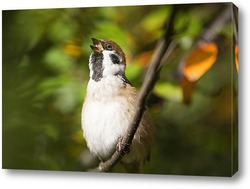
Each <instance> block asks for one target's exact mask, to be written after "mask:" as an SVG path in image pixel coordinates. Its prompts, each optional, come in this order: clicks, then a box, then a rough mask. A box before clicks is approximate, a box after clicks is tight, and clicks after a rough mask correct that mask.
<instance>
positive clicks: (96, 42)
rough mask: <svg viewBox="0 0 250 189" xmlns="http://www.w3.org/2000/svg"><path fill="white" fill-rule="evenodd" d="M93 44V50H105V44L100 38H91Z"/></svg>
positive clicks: (91, 46)
mask: <svg viewBox="0 0 250 189" xmlns="http://www.w3.org/2000/svg"><path fill="white" fill-rule="evenodd" d="M91 40H92V42H93V45H90V48H91V49H92V51H93V52H98V53H100V52H102V51H103V46H102V43H101V41H100V40H98V39H95V38H91Z"/></svg>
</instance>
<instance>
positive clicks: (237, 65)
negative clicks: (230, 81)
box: [234, 44, 239, 72]
mask: <svg viewBox="0 0 250 189" xmlns="http://www.w3.org/2000/svg"><path fill="white" fill-rule="evenodd" d="M234 54H235V65H236V70H237V72H238V70H239V63H238V44H236V45H235V48H234Z"/></svg>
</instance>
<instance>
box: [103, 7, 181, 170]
mask: <svg viewBox="0 0 250 189" xmlns="http://www.w3.org/2000/svg"><path fill="white" fill-rule="evenodd" d="M175 12H176V11H175V10H174V8H173V10H172V13H171V16H170V18H169V22H168V24H167V25H166V28H165V33H164V35H163V37H162V38H161V39H160V40H159V42H158V44H157V46H156V51H155V53H154V55H153V57H152V59H151V61H150V64H149V65H150V66H149V68H148V71H147V74H146V76H145V79H144V82H143V84H142V87H141V90H140V93H139V95H138V100H137V105H136V107H137V109H136V113H135V115H134V118H133V120H132V122H131V123H130V125H129V127H128V130H127V133H126V134H125V136H124V137H123V138H122V140H121V145H120V146H121V147H122V149H120V150H119V151H117V150H116V151H115V152H114V154H113V155H112V157H111V158H110V159H109V160H107V161H106V162H101V163H100V164H99V168H98V169H99V171H101V172H106V171H109V170H110V169H111V168H112V167H113V166H114V165H115V164H116V163H118V162H119V161H120V160H121V158H122V157H123V156H124V155H125V154H126V153H127V152H128V151H129V146H130V145H131V143H132V140H133V138H134V135H135V133H136V131H137V129H138V127H139V124H140V122H141V118H142V116H143V113H144V111H145V109H146V105H145V104H146V99H147V96H148V95H149V93H150V91H151V90H152V89H153V87H154V85H155V83H156V81H157V80H158V76H159V72H160V66H161V62H162V58H163V57H164V55H165V53H166V51H167V49H168V47H169V45H170V43H171V41H172V35H173V25H174V17H175Z"/></svg>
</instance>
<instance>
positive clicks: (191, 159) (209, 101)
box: [2, 4, 238, 176]
mask: <svg viewBox="0 0 250 189" xmlns="http://www.w3.org/2000/svg"><path fill="white" fill-rule="evenodd" d="M226 5H228V4H194V5H178V6H177V7H178V9H177V11H178V12H177V16H176V20H175V26H174V27H175V35H174V36H173V39H174V40H175V41H176V42H177V43H178V44H179V45H178V47H177V48H176V49H175V50H174V51H173V52H172V53H171V55H170V56H169V57H168V59H167V63H168V64H166V65H164V66H163V68H162V71H161V76H160V79H159V81H158V83H157V85H156V86H155V88H154V90H153V93H152V97H151V98H150V99H149V108H150V111H151V112H152V117H153V119H154V122H155V127H156V136H155V145H154V149H153V154H152V158H151V161H150V162H149V163H148V164H147V165H146V167H145V172H146V173H159V174H190V175H219V176H229V175H231V174H232V172H231V170H232V167H231V165H232V161H233V159H232V153H235V152H236V153H237V150H236V149H237V144H235V145H234V150H233V151H232V147H231V145H232V144H233V143H232V142H233V141H232V136H234V137H237V114H238V109H237V89H238V85H237V83H238V81H237V77H233V76H237V71H236V68H235V66H234V63H233V59H232V57H231V55H230V54H232V53H233V52H234V51H233V50H232V49H233V48H232V44H233V43H232V33H233V31H232V24H231V23H229V24H228V25H226V26H225V27H224V28H223V31H221V33H219V34H218V35H219V36H218V38H217V40H216V43H217V46H218V49H219V52H218V57H217V60H216V62H215V64H214V65H213V66H212V67H211V69H209V70H208V71H207V72H206V73H204V75H203V74H202V76H201V78H200V79H199V80H198V81H196V82H195V87H194V89H193V91H192V94H191V95H192V97H191V98H192V101H191V103H190V104H189V105H187V104H184V103H183V96H182V95H183V94H182V92H183V91H182V86H181V81H180V73H179V71H180V69H179V68H180V65H181V64H180V63H181V62H182V60H183V58H184V57H185V56H186V53H187V52H188V50H189V49H190V48H191V47H192V46H193V45H194V43H195V41H196V40H197V39H199V37H201V33H202V30H203V28H204V27H206V24H207V23H208V22H211V21H212V20H213V19H214V15H215V14H216V12H218V9H219V8H221V7H223V6H226ZM172 10H173V7H172V6H171V5H166V6H165V5H161V6H156V5H154V6H128V7H100V8H69V9H46V10H45V9H40V10H39V9H37V10H9V11H3V33H2V35H3V36H2V38H3V53H2V54H3V63H2V70H3V73H2V74H3V90H2V91H3V94H2V95H3V96H2V99H3V128H2V130H3V168H9V169H37V170H40V169H41V170H67V171H87V170H88V169H90V168H93V167H94V166H95V165H97V161H96V160H95V159H93V157H92V156H91V155H90V154H89V152H88V150H87V147H86V144H85V141H84V139H83V137H82V130H81V123H80V122H81V121H80V120H81V118H80V117H81V107H82V102H83V99H84V96H85V89H86V86H87V82H88V75H89V70H88V57H89V55H90V52H91V51H90V48H89V44H91V40H90V38H91V37H95V38H107V39H112V40H114V41H116V42H117V43H118V44H120V45H121V47H122V48H123V50H124V51H125V53H126V57H127V70H126V75H127V77H128V79H129V80H130V81H131V83H132V84H133V85H134V86H135V87H137V88H138V90H139V88H140V86H141V84H142V82H143V78H144V72H145V70H146V68H147V65H148V62H149V60H150V58H151V56H152V54H153V52H154V48H155V45H156V42H157V40H158V39H159V38H160V37H161V35H162V34H163V33H164V25H165V23H167V22H168V19H169V15H170V13H171V11H172ZM213 63H214V62H213ZM188 88H190V87H188ZM152 99H153V100H152ZM232 99H234V101H232ZM233 124H234V126H235V127H236V130H235V131H236V132H234V133H232V125H233ZM235 155H237V154H235ZM234 160H235V161H237V159H234ZM114 171H121V170H120V168H119V166H117V167H116V168H115V170H114Z"/></svg>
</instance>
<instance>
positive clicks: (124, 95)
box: [81, 38, 153, 173]
mask: <svg viewBox="0 0 250 189" xmlns="http://www.w3.org/2000/svg"><path fill="white" fill-rule="evenodd" d="M92 42H93V45H90V47H91V49H92V53H91V54H90V57H89V70H90V73H89V82H88V85H87V90H86V96H85V99H84V103H83V107H82V117H81V123H82V130H83V136H84V138H85V140H86V143H87V147H88V148H89V150H90V152H91V153H92V154H93V155H95V156H97V157H98V158H99V159H100V161H102V162H105V161H106V160H108V159H109V158H110V157H111V156H112V154H113V153H114V152H115V150H116V149H117V144H118V142H119V140H120V139H121V138H122V137H124V135H125V133H126V131H127V128H128V127H129V124H130V122H131V121H132V119H133V116H134V114H135V110H136V101H137V92H136V89H135V88H134V87H133V86H132V85H131V83H130V82H129V80H128V79H127V78H126V76H125V69H126V58H125V54H124V52H123V51H122V49H121V47H120V46H119V45H118V44H116V43H115V42H114V41H112V40H106V39H100V40H99V39H95V38H92ZM152 141H153V124H152V121H151V118H150V115H149V112H148V110H146V111H145V112H144V115H143V117H142V119H141V122H140V125H139V127H138V129H137V131H136V133H135V136H134V138H133V141H132V144H131V146H130V152H129V153H128V154H126V155H125V156H124V157H123V158H122V159H121V161H120V162H121V164H123V165H124V167H125V170H126V172H129V173H141V172H142V171H143V165H144V163H145V162H146V161H147V160H149V158H150V151H151V148H152Z"/></svg>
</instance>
